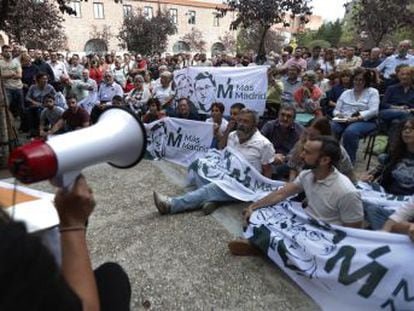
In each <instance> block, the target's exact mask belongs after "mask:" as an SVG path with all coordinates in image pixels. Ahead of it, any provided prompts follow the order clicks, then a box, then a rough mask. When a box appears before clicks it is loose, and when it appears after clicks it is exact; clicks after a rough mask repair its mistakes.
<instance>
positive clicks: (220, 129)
mask: <svg viewBox="0 0 414 311" xmlns="http://www.w3.org/2000/svg"><path fill="white" fill-rule="evenodd" d="M223 113H224V105H223V103H218V102H217V103H212V104H211V118H208V119H207V120H206V122H209V123H214V125H213V135H214V138H213V141H212V142H211V148H216V149H218V142H219V141H220V140H221V139H222V137H223V133H224V132H225V131H226V128H227V124H228V122H227V120H226V119H224V118H223Z"/></svg>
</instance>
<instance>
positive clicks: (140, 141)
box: [8, 107, 147, 187]
mask: <svg viewBox="0 0 414 311" xmlns="http://www.w3.org/2000/svg"><path fill="white" fill-rule="evenodd" d="M146 143H147V141H146V134H145V128H144V126H143V125H142V123H141V121H140V120H139V119H138V118H137V117H136V116H135V115H134V114H132V112H130V111H128V110H126V109H123V108H120V107H110V108H107V109H106V110H105V111H104V112H103V114H102V115H101V116H100V117H99V120H98V122H97V123H96V124H95V125H93V126H90V127H87V128H84V129H80V130H76V131H73V132H69V133H66V134H62V135H56V136H52V137H50V138H49V139H48V140H47V141H44V140H41V139H38V140H34V141H32V142H30V143H28V144H26V145H23V146H21V147H19V148H16V149H15V150H14V151H13V152H12V153H11V154H10V157H9V161H8V166H9V169H10V171H11V173H12V174H13V176H14V177H16V178H17V179H18V180H19V181H21V182H23V183H26V184H30V183H34V182H38V181H42V180H47V179H50V181H51V183H52V184H53V185H55V186H57V187H69V186H70V185H72V184H73V183H74V181H75V180H76V178H77V176H78V175H79V174H80V172H81V171H82V169H84V168H85V167H88V166H90V165H93V164H97V163H101V162H108V163H109V164H110V165H112V166H114V167H117V168H130V167H133V166H134V165H136V164H138V163H139V162H140V161H141V159H142V157H143V156H144V154H145V150H146Z"/></svg>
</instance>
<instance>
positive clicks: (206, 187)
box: [154, 108, 274, 215]
mask: <svg viewBox="0 0 414 311" xmlns="http://www.w3.org/2000/svg"><path fill="white" fill-rule="evenodd" d="M258 121H259V120H258V115H257V113H256V112H255V111H253V110H249V109H246V108H245V109H243V110H241V111H240V114H239V117H238V125H237V130H236V131H234V132H231V133H230V135H229V138H228V142H227V146H229V147H232V148H234V149H235V150H237V151H239V152H240V153H241V154H242V155H243V156H244V158H245V159H246V160H247V161H248V162H250V164H251V165H252V166H253V167H255V168H256V169H257V170H258V171H259V172H261V173H262V174H263V175H264V176H266V177H270V174H271V167H270V163H272V162H273V158H274V149H273V146H272V144H271V142H270V141H268V140H267V139H266V138H265V137H264V136H263V135H262V134H260V132H259V131H258V129H257V124H258ZM198 183H199V184H200V185H202V186H201V187H199V188H198V189H197V190H195V191H191V192H188V193H186V194H185V195H183V196H179V197H176V198H169V197H167V196H164V195H161V194H159V193H157V192H154V202H155V206H156V207H157V209H158V211H159V213H160V214H161V215H164V214H176V213H179V212H184V211H189V210H194V209H198V208H200V207H203V208H206V209H207V210H210V209H211V208H210V206H209V205H210V204H211V203H212V202H231V201H236V199H235V198H233V197H231V196H229V195H228V194H227V193H226V192H224V191H223V190H221V188H220V187H219V186H217V185H216V184H215V183H208V182H207V181H205V180H202V179H201V178H199V180H198Z"/></svg>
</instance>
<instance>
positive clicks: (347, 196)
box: [293, 168, 364, 225]
mask: <svg viewBox="0 0 414 311" xmlns="http://www.w3.org/2000/svg"><path fill="white" fill-rule="evenodd" d="M293 183H294V184H295V185H297V186H298V187H300V188H301V189H302V190H303V191H305V193H306V197H307V198H308V202H309V204H308V207H307V208H306V212H307V213H308V214H309V215H311V216H312V217H314V218H317V219H319V220H322V221H325V222H327V223H330V224H335V225H343V224H344V223H353V222H358V221H362V220H363V219H364V209H363V206H362V200H361V195H360V193H359V191H358V190H357V189H356V188H355V186H354V185H353V183H352V182H351V181H350V180H349V178H348V177H346V176H345V175H343V174H341V173H340V172H339V171H338V170H337V169H336V168H335V169H334V171H333V172H332V173H331V174H330V175H329V176H328V177H326V178H325V179H323V180H315V176H314V174H313V172H312V170H304V171H302V172H301V173H300V174H299V176H298V177H297V178H296V179H295V181H294V182H293Z"/></svg>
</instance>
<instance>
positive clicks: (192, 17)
mask: <svg viewBox="0 0 414 311" xmlns="http://www.w3.org/2000/svg"><path fill="white" fill-rule="evenodd" d="M187 15H188V23H189V24H191V25H195V23H196V12H195V11H188V13H187Z"/></svg>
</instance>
